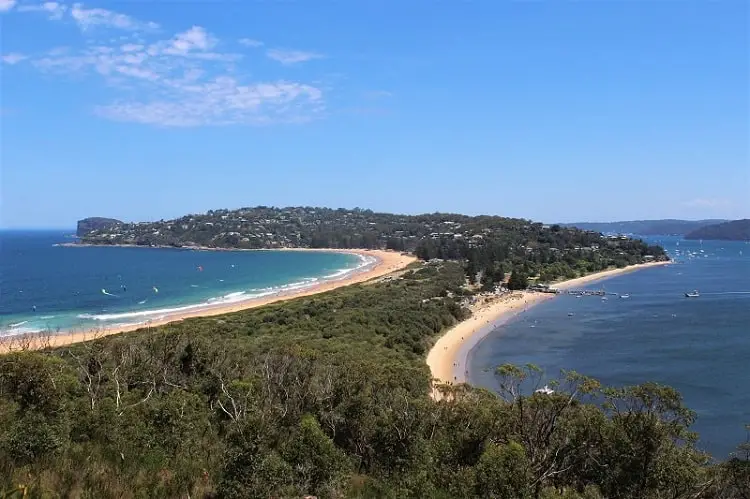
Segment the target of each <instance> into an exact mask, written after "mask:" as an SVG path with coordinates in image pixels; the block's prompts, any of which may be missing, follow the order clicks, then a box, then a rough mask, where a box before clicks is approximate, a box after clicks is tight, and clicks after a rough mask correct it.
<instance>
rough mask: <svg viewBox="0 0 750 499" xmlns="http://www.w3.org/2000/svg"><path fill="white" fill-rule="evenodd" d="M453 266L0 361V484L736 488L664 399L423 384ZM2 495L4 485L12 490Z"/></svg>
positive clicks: (285, 490)
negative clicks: (434, 389)
mask: <svg viewBox="0 0 750 499" xmlns="http://www.w3.org/2000/svg"><path fill="white" fill-rule="evenodd" d="M464 282H465V276H464V270H463V268H462V267H461V266H460V265H458V264H455V263H448V262H438V263H430V264H418V265H414V266H413V267H412V269H411V270H410V271H408V272H406V273H405V274H404V275H403V276H402V277H400V278H395V279H392V280H386V281H382V282H379V283H368V284H361V285H353V286H350V287H346V288H342V289H339V290H336V291H333V292H329V293H325V294H321V295H317V296H312V297H305V298H299V299H295V300H292V301H289V302H286V303H282V304H276V305H271V306H267V307H263V308H258V309H252V310H247V311H243V312H238V313H235V314H230V315H225V316H220V317H210V318H201V319H190V320H186V321H183V322H181V323H177V324H172V325H169V326H165V327H161V328H155V329H152V330H151V331H145V330H144V331H137V332H134V333H127V334H122V335H118V336H111V337H107V338H103V339H100V340H97V341H94V342H88V343H82V344H77V345H74V346H72V347H69V348H60V349H55V350H50V351H46V352H35V353H16V354H11V355H6V356H3V357H0V493H2V494H4V495H5V494H18V495H19V496H20V494H21V493H22V492H20V491H21V490H23V488H24V487H25V490H26V491H27V492H28V494H29V496H30V497H96V498H106V497H118V498H119V497H126V498H129V497H158V498H162V497H188V496H189V497H231V498H245V497H260V498H267V497H302V496H304V495H305V494H313V495H316V496H317V497H320V498H324V497H331V498H333V497H336V498H341V497H351V498H365V497H372V498H381V497H392V498H399V499H400V498H412V497H413V498H422V497H429V498H446V499H447V498H454V497H494V498H524V497H529V498H532V497H533V498H537V497H539V498H570V499H574V498H576V499H584V498H585V499H599V498H601V497H623V498H624V497H638V498H667V497H669V498H678V497H710V498H716V499H720V498H729V497H747V493H748V483H749V482H748V478H749V477H750V467H748V466H747V462H748V461H747V456H746V455H745V454H741V453H740V454H738V455H737V457H736V458H735V459H733V460H730V461H728V462H726V463H723V464H720V465H714V466H709V465H708V464H707V460H706V457H705V456H704V455H702V454H701V453H700V452H698V451H696V450H695V448H694V447H693V442H694V435H692V434H691V433H690V432H689V426H690V424H691V423H692V420H693V414H692V413H691V412H690V411H688V410H687V409H686V408H684V406H683V405H682V400H681V399H680V397H679V395H678V394H677V393H676V392H675V391H674V390H671V389H669V388H666V387H661V386H658V385H653V384H646V385H642V386H636V387H625V388H621V389H616V390H615V389H602V388H601V387H600V386H599V384H598V383H597V382H596V381H595V380H592V379H589V378H586V377H584V376H581V375H579V374H577V373H573V372H568V373H563V376H562V377H561V379H560V380H559V382H558V383H556V384H554V386H555V390H556V392H555V393H554V394H551V395H543V394H536V393H533V392H532V391H531V390H529V386H530V385H533V384H534V382H535V381H537V380H538V379H539V375H540V372H539V370H538V369H537V368H535V367H534V366H526V367H516V366H510V365H506V366H501V367H500V368H498V370H497V376H498V377H499V381H500V384H501V387H502V389H501V393H500V395H501V396H500V397H498V396H497V395H495V394H492V393H489V392H487V391H485V390H478V389H473V388H471V387H469V386H466V385H460V386H442V387H440V388H439V391H440V392H442V393H443V394H444V396H443V397H442V398H441V399H440V400H438V401H436V400H433V399H432V398H430V397H429V395H428V394H429V393H430V388H431V387H430V378H429V370H428V368H427V366H426V365H425V364H424V357H423V355H424V352H426V351H427V349H428V348H429V347H430V345H431V344H432V341H434V338H435V337H436V336H437V335H439V334H440V333H441V332H442V331H443V330H444V329H445V328H448V327H450V326H451V325H453V324H454V323H455V322H456V321H458V320H461V319H463V318H465V317H466V311H465V310H464V309H463V308H462V307H461V306H460V300H461V298H462V296H463V294H464V290H463V288H462V286H463V284H464ZM14 491H15V492H14ZM743 494H745V495H744V496H743ZM11 497H13V496H11Z"/></svg>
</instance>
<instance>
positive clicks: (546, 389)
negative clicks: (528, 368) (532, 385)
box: [534, 385, 555, 395]
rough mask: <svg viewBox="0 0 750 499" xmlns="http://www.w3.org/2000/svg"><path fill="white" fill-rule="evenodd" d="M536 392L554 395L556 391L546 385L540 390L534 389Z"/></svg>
mask: <svg viewBox="0 0 750 499" xmlns="http://www.w3.org/2000/svg"><path fill="white" fill-rule="evenodd" d="M534 393H542V394H544V395H552V394H553V393H555V390H553V389H552V388H550V387H549V386H547V385H544V386H543V387H542V388H539V389H538V390H534Z"/></svg>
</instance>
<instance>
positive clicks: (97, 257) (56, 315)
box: [0, 231, 374, 335]
mask: <svg viewBox="0 0 750 499" xmlns="http://www.w3.org/2000/svg"><path fill="white" fill-rule="evenodd" d="M69 234H70V233H64V232H59V231H57V232H47V231H40V232H15V231H2V232H0V335H19V334H23V333H29V332H33V331H51V332H58V331H81V330H86V329H91V328H102V327H104V328H106V327H113V326H122V325H129V324H143V323H145V322H146V321H148V320H157V319H159V318H163V317H165V316H167V315H172V314H175V313H180V312H182V311H192V310H196V309H200V308H204V307H209V306H215V305H218V304H229V303H233V302H238V301H242V300H247V299H251V298H259V297H263V296H269V295H272V294H277V293H280V292H288V291H291V290H295V289H303V288H305V287H309V286H312V285H315V284H317V283H320V282H321V281H324V280H334V279H341V278H342V277H345V276H346V275H348V274H349V273H350V272H353V271H356V270H357V269H361V268H362V267H363V266H365V265H367V264H369V263H372V262H373V261H374V260H373V259H372V258H371V257H360V256H358V255H352V254H343V253H335V252H298V251H197V250H184V249H164V248H121V247H75V248H73V247H64V246H55V244H57V243H64V242H71V241H72V240H73V239H71V237H70V235H69Z"/></svg>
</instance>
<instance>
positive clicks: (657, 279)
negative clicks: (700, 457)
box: [468, 238, 750, 459]
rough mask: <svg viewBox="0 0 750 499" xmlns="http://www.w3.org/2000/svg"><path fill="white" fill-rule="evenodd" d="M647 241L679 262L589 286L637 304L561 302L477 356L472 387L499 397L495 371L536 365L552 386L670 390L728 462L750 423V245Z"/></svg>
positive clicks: (494, 337)
mask: <svg viewBox="0 0 750 499" xmlns="http://www.w3.org/2000/svg"><path fill="white" fill-rule="evenodd" d="M648 239H650V241H651V242H659V243H660V244H662V245H663V246H664V247H665V248H666V249H667V251H668V252H669V253H670V255H672V256H673V257H675V258H676V260H677V263H676V264H674V265H669V266H666V267H657V268H652V269H646V270H641V271H638V272H634V273H630V274H624V275H621V276H618V277H615V278H612V279H608V280H605V281H601V282H599V283H595V284H592V285H591V286H588V289H601V288H602V286H603V287H604V289H605V290H606V291H608V292H613V293H618V294H628V293H629V294H630V298H628V299H623V298H618V297H615V296H610V297H609V299H608V300H602V299H601V298H598V297H583V298H575V297H569V296H559V297H557V298H555V299H554V300H550V301H547V302H543V303H541V304H540V305H537V306H535V307H533V308H531V309H530V310H529V311H528V312H525V313H523V314H520V315H519V316H517V317H515V318H514V319H512V320H511V321H509V322H508V323H506V324H505V325H503V326H500V327H499V328H497V329H495V330H494V331H493V332H492V333H491V334H490V335H488V336H487V337H486V338H485V339H484V340H483V341H482V342H481V343H479V344H478V345H477V346H476V347H475V348H474V349H473V350H472V351H471V353H470V354H469V360H468V365H469V378H470V381H471V383H472V384H475V385H479V386H483V387H485V388H489V389H492V390H495V389H497V386H498V385H497V381H496V380H495V378H494V375H493V371H494V367H495V366H497V365H500V364H504V363H513V364H518V365H521V364H526V363H533V364H536V365H538V366H539V367H541V368H542V369H544V371H545V374H546V375H547V376H549V377H550V378H555V377H556V376H557V375H558V374H559V372H560V370H561V369H573V370H576V371H578V372H580V373H582V374H586V375H589V376H592V377H594V378H597V379H599V380H600V381H602V383H603V384H606V385H609V386H624V385H632V384H637V383H642V382H645V381H655V382H658V383H661V384H665V385H670V386H673V387H675V388H676V389H678V390H679V391H680V392H681V393H682V395H683V397H684V399H685V403H686V405H687V406H688V407H690V408H691V409H693V410H695V411H696V412H697V414H698V420H697V422H696V424H695V425H694V427H693V429H694V430H696V431H697V432H699V434H700V437H701V440H700V442H699V445H700V447H701V448H702V449H704V450H706V451H708V452H710V453H711V454H712V455H713V456H715V457H716V458H717V459H723V458H725V457H726V456H727V455H728V454H729V453H730V452H732V451H734V450H735V447H736V446H737V444H739V443H741V442H742V441H744V439H745V436H746V433H745V430H744V428H743V425H745V424H748V423H750V388H748V387H750V369H748V366H749V365H750V244H747V243H744V242H726V241H704V242H702V243H701V242H699V241H684V240H680V239H678V238H648ZM694 289H697V290H699V292H700V295H701V296H700V297H699V298H685V296H684V293H685V292H686V291H692V290H694ZM569 313H573V315H572V316H569V315H568V314H569ZM532 326H533V327H532Z"/></svg>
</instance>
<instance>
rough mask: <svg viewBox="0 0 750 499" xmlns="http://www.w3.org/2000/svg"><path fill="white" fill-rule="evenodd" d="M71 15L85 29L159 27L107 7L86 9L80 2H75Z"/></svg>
mask: <svg viewBox="0 0 750 499" xmlns="http://www.w3.org/2000/svg"><path fill="white" fill-rule="evenodd" d="M70 15H71V17H72V18H73V20H74V21H75V22H76V23H77V24H78V26H80V27H81V29H83V30H86V29H89V28H92V27H95V26H102V27H107V28H117V29H124V30H140V29H157V28H158V27H159V25H158V24H156V23H154V22H141V21H138V20H137V19H134V18H133V17H130V16H128V15H125V14H120V13H118V12H113V11H111V10H107V9H86V8H84V6H83V4H80V3H75V4H73V8H72V9H70Z"/></svg>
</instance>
